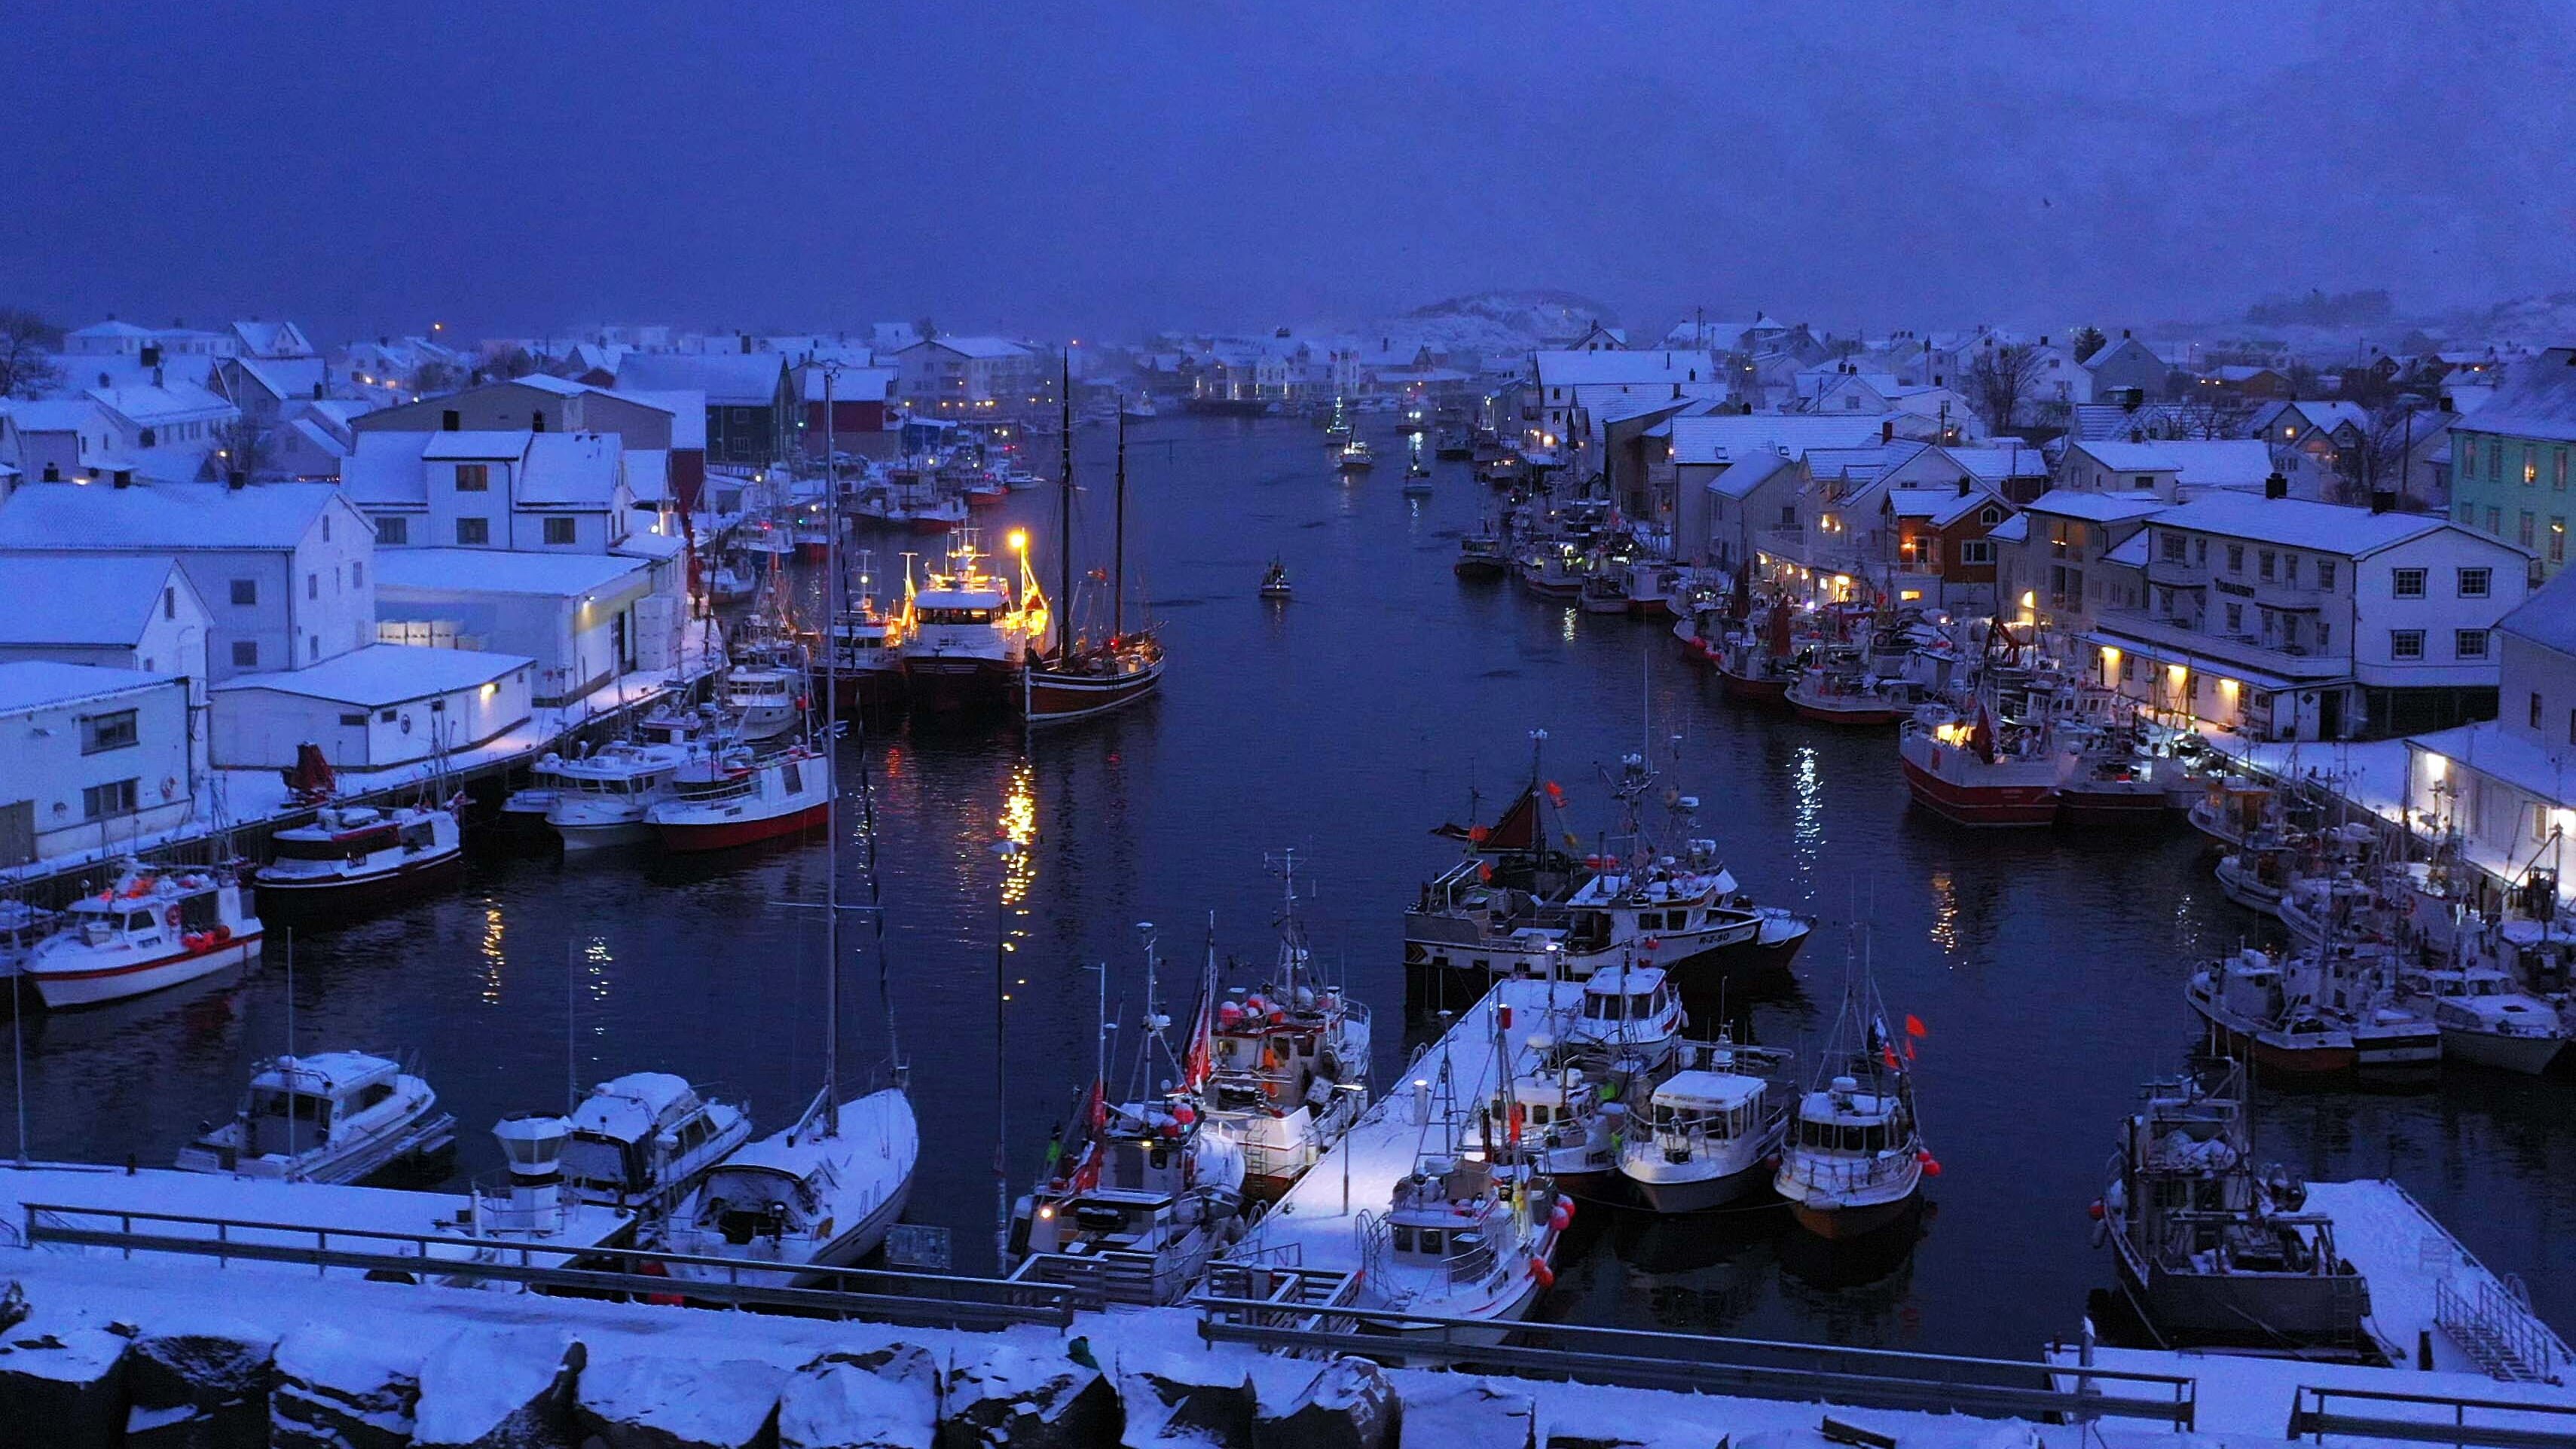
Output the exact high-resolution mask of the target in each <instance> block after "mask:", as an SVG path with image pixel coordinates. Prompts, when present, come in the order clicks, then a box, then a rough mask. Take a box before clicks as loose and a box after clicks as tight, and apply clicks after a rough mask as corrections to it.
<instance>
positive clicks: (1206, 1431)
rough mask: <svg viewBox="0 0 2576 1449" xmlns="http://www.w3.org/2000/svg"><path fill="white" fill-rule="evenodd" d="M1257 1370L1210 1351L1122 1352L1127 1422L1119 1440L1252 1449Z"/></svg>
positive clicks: (1133, 1448)
mask: <svg viewBox="0 0 2576 1449" xmlns="http://www.w3.org/2000/svg"><path fill="white" fill-rule="evenodd" d="M1259 1397H1260V1396H1259V1394H1258V1393H1257V1392H1256V1391H1255V1390H1254V1388H1253V1384H1252V1374H1251V1371H1250V1370H1249V1369H1247V1368H1246V1367H1245V1366H1244V1364H1243V1362H1242V1361H1241V1360H1240V1359H1236V1358H1232V1357H1220V1356H1216V1355H1209V1354H1190V1353H1169V1352H1155V1351H1150V1350H1148V1351H1141V1352H1140V1351H1132V1350H1131V1351H1123V1352H1121V1353H1120V1354H1119V1355H1118V1402H1119V1405H1120V1406H1121V1407H1122V1408H1123V1409H1124V1410H1125V1411H1126V1416H1127V1422H1126V1428H1125V1430H1124V1432H1122V1433H1121V1435H1120V1436H1119V1441H1118V1442H1119V1443H1120V1444H1121V1445H1125V1446H1128V1449H1146V1446H1148V1445H1168V1444H1193V1445H1209V1446H1214V1449H1252V1424H1253V1420H1254V1419H1255V1418H1256V1417H1257V1416H1258V1414H1259V1411H1260V1403H1259Z"/></svg>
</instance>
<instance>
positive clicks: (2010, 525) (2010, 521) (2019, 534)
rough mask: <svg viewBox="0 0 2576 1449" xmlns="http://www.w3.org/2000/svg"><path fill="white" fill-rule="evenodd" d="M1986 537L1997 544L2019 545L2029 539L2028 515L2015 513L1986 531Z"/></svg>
mask: <svg viewBox="0 0 2576 1449" xmlns="http://www.w3.org/2000/svg"><path fill="white" fill-rule="evenodd" d="M1986 537H1988V538H1991V539H1993V540H1994V541H1995V542H1997V543H2020V542H2022V541H2023V540H2025V539H2027V538H2029V537H2030V515H2029V514H2027V513H2016V514H2014V515H2013V516H2012V517H2010V518H2007V519H2005V520H2004V521H2003V522H2001V523H1998V524H1996V525H1995V526H1994V527H1992V528H1990V529H1987V530H1986Z"/></svg>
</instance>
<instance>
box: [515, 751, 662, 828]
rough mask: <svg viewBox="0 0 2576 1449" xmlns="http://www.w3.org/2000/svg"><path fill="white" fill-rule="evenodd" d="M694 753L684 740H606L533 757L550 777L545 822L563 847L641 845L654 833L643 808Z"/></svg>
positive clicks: (657, 799) (648, 807) (651, 803)
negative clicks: (588, 749) (587, 750)
mask: <svg viewBox="0 0 2576 1449" xmlns="http://www.w3.org/2000/svg"><path fill="white" fill-rule="evenodd" d="M693 754H694V752H693V751H692V750H691V748H690V747H688V746H686V745H678V744H642V743H637V742H635V741H631V740H611V741H609V742H608V743H607V744H605V745H602V746H600V748H599V749H598V750H596V751H594V752H593V753H591V754H588V755H581V756H577V757H574V758H571V759H566V758H564V757H562V756H559V755H548V756H546V757H545V758H544V759H542V760H540V761H538V765H539V766H540V767H541V768H542V769H544V770H545V771H546V773H547V774H548V775H549V776H551V777H552V779H553V781H554V792H555V793H554V800H553V802H552V803H551V804H549V805H548V806H547V807H546V817H545V818H546V824H547V825H549V826H551V827H552V828H553V829H554V832H555V834H556V835H558V836H560V837H562V840H563V847H564V849H565V850H567V851H574V850H597V849H604V848H606V847H610V846H619V845H639V844H642V843H643V842H645V841H647V840H650V839H652V837H653V827H652V826H651V825H650V824H648V823H647V822H646V820H645V818H644V817H645V814H646V812H648V811H650V810H651V809H652V808H653V806H654V805H655V804H656V803H658V802H660V801H661V800H662V799H663V798H664V797H665V796H667V795H669V794H670V792H671V783H672V779H673V777H674V776H676V775H677V774H678V773H679V770H680V767H681V766H683V765H685V764H687V763H688V762H689V760H690V759H691V758H692V757H693Z"/></svg>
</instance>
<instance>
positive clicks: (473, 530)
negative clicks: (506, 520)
mask: <svg viewBox="0 0 2576 1449" xmlns="http://www.w3.org/2000/svg"><path fill="white" fill-rule="evenodd" d="M456 541H457V542H458V543H459V544H462V545H464V546H466V547H468V548H479V547H481V546H482V545H484V544H487V543H490V542H491V541H492V520H490V519H488V518H460V519H458V520H456Z"/></svg>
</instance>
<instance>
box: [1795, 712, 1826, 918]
mask: <svg viewBox="0 0 2576 1449" xmlns="http://www.w3.org/2000/svg"><path fill="white" fill-rule="evenodd" d="M1791 778H1792V780H1793V782H1794V783H1793V784H1792V785H1791V787H1790V793H1791V795H1792V796H1793V797H1794V800H1795V803H1794V804H1792V805H1791V806H1790V809H1789V839H1790V841H1791V843H1792V846H1791V853H1792V855H1794V856H1795V857H1796V859H1797V862H1798V878H1799V881H1800V883H1801V886H1802V887H1803V890H1804V893H1805V899H1807V900H1809V901H1813V900H1814V899H1815V898H1816V890H1815V881H1814V879H1813V876H1812V874H1811V873H1812V872H1813V871H1814V869H1815V867H1816V864H1817V862H1819V861H1820V860H1822V859H1823V857H1824V853H1825V786H1824V780H1823V778H1822V777H1821V776H1820V775H1819V774H1818V773H1817V770H1816V749H1815V746H1813V745H1801V746H1799V747H1798V762H1797V764H1796V766H1795V767H1793V769H1792V771H1791Z"/></svg>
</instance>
